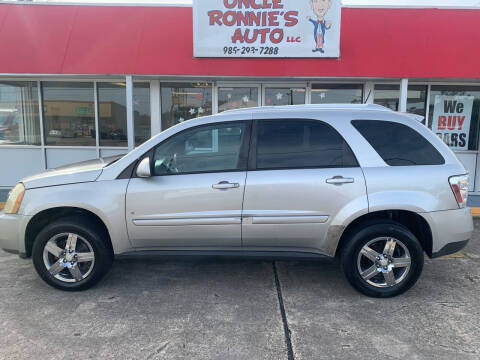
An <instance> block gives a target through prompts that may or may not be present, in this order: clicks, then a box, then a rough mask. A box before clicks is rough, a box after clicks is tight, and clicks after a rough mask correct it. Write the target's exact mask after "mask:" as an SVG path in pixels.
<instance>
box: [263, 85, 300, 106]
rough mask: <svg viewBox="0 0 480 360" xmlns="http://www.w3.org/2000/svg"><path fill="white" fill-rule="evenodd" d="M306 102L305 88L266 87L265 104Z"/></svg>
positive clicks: (298, 103) (276, 104)
mask: <svg viewBox="0 0 480 360" xmlns="http://www.w3.org/2000/svg"><path fill="white" fill-rule="evenodd" d="M301 104H305V89H304V88H270V87H268V88H265V105H266V106H278V105H301Z"/></svg>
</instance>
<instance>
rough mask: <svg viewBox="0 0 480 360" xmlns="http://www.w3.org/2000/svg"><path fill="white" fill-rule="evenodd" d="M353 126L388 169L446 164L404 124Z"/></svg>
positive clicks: (363, 123) (360, 122) (371, 122)
mask: <svg viewBox="0 0 480 360" xmlns="http://www.w3.org/2000/svg"><path fill="white" fill-rule="evenodd" d="M352 125H353V126H354V127H355V128H356V129H357V130H358V131H359V132H360V134H362V136H363V137H364V138H365V139H366V140H367V141H368V142H369V143H370V145H372V147H373V148H374V149H375V151H376V152H377V153H378V155H380V156H381V157H382V159H383V161H385V162H386V163H387V164H388V165H390V166H406V165H441V164H444V163H445V159H444V158H443V156H442V155H441V154H440V153H439V152H438V150H437V149H435V147H434V146H433V145H432V144H431V143H430V142H429V141H428V140H427V139H425V138H424V137H423V136H422V135H420V134H419V133H418V132H416V131H415V130H414V129H412V128H411V127H409V126H407V125H404V124H400V123H396V122H391V121H382V120H353V121H352Z"/></svg>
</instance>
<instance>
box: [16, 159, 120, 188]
mask: <svg viewBox="0 0 480 360" xmlns="http://www.w3.org/2000/svg"><path fill="white" fill-rule="evenodd" d="M118 159H120V156H113V157H108V158H100V159H95V160H89V161H83V162H79V163H75V164H70V165H66V166H61V167H58V168H56V169H51V170H47V171H45V172H42V173H40V174H37V175H33V176H28V177H26V178H24V179H22V180H20V182H22V183H23V184H24V185H25V188H26V189H34V188H40V187H46V186H56V185H66V184H75V183H83V182H90V181H95V180H96V179H97V178H98V177H99V176H100V174H101V173H102V169H103V168H104V167H105V166H107V165H109V164H111V163H113V162H115V161H116V160H118Z"/></svg>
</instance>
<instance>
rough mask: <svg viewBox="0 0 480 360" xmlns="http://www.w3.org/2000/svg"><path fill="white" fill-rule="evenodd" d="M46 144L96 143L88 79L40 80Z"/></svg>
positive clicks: (80, 144)
mask: <svg viewBox="0 0 480 360" xmlns="http://www.w3.org/2000/svg"><path fill="white" fill-rule="evenodd" d="M42 94H43V119H44V128H45V143H46V145H65V146H95V104H94V90H93V83H91V82H61V81H46V82H42Z"/></svg>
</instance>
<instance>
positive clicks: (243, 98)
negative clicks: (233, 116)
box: [218, 87, 258, 113]
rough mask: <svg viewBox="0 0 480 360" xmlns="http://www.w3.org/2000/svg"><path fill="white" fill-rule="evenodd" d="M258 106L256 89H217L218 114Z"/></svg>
mask: <svg viewBox="0 0 480 360" xmlns="http://www.w3.org/2000/svg"><path fill="white" fill-rule="evenodd" d="M255 106H258V87H234V88H232V87H220V88H218V112H219V113H220V112H223V111H226V110H233V109H242V108H249V107H255Z"/></svg>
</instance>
